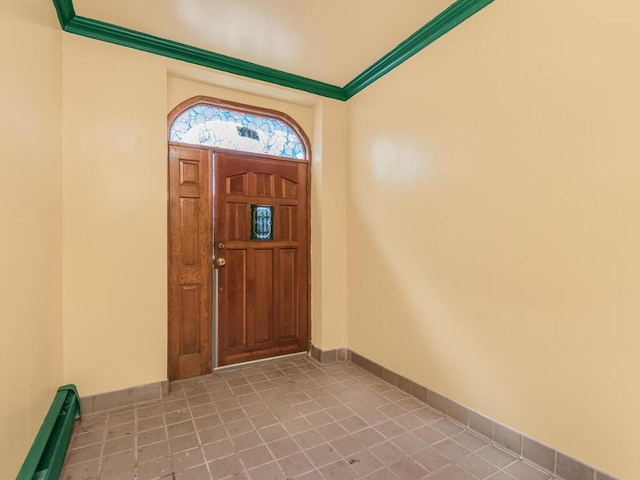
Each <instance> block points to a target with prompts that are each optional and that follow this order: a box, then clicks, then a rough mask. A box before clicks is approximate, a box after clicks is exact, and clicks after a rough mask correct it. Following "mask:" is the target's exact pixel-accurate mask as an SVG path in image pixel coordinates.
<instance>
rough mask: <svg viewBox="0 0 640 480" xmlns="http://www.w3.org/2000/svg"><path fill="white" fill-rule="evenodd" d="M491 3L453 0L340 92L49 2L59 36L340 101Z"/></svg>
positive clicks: (61, 0)
mask: <svg viewBox="0 0 640 480" xmlns="http://www.w3.org/2000/svg"><path fill="white" fill-rule="evenodd" d="M493 1H494V0H457V1H456V2H455V3H453V4H452V5H451V6H450V7H448V8H447V9H446V10H444V11H443V12H442V13H440V14H439V15H438V16H437V17H435V18H434V19H433V20H431V21H430V22H429V23H427V24H426V25H425V26H423V27H422V28H420V30H418V31H417V32H415V33H414V34H413V35H411V36H410V37H409V38H407V39H406V40H404V41H403V42H402V43H401V44H400V45H398V46H397V47H396V48H394V49H393V50H391V51H390V52H389V53H387V54H386V55H385V56H384V57H382V58H381V59H380V60H378V61H377V62H376V63H374V64H373V65H371V66H370V67H369V68H367V69H366V70H365V71H363V72H362V73H361V74H360V75H358V76H357V77H356V78H354V79H353V80H351V81H350V82H349V83H347V85H345V86H344V87H338V86H336V85H331V84H329V83H325V82H320V81H318V80H313V79H311V78H307V77H302V76H300V75H295V74H293V73H287V72H283V71H280V70H276V69H274V68H269V67H265V66H263V65H258V64H256V63H251V62H245V61H244V60H239V59H237V58H233V57H229V56H226V55H222V54H220V53H215V52H211V51H209V50H204V49H202V48H196V47H192V46H190V45H186V44H184V43H179V42H174V41H172V40H167V39H164V38H160V37H156V36H154V35H149V34H146V33H142V32H138V31H136V30H131V29H128V28H124V27H120V26H118V25H113V24H110V23H106V22H101V21H99V20H93V19H91V18H86V17H81V16H78V15H76V13H75V10H74V8H73V0H53V4H54V6H55V8H56V11H57V13H58V19H59V20H60V25H61V26H62V29H63V30H64V31H65V32H69V33H74V34H76V35H81V36H84V37H88V38H93V39H95V40H102V41H104V42H109V43H113V44H116V45H121V46H123V47H129V48H134V49H136V50H142V51H144V52H148V53H153V54H156V55H161V56H163V57H168V58H173V59H175V60H181V61H183V62H187V63H192V64H195V65H201V66H203V67H208V68H212V69H214V70H220V71H223V72H227V73H232V74H234V75H240V76H243V77H248V78H253V79H255V80H260V81H263V82H267V83H272V84H276V85H281V86H283V87H288V88H293V89H295V90H301V91H304V92H308V93H313V94H315V95H320V96H322V97H327V98H333V99H336V100H342V101H346V100H348V99H350V98H351V97H353V96H354V95H356V94H357V93H358V92H360V91H362V90H363V89H365V88H366V87H368V86H369V85H371V84H372V83H373V82H375V81H376V80H378V79H379V78H380V77H382V76H384V75H386V74H387V73H389V72H390V71H391V70H393V69H394V68H396V67H397V66H398V65H400V64H402V63H403V62H405V61H406V60H408V59H409V58H411V57H412V56H413V55H415V54H416V53H418V52H419V51H420V50H422V49H423V48H425V47H426V46H428V45H430V44H431V43H433V42H434V41H436V40H437V39H438V38H440V37H441V36H443V35H444V34H445V33H447V32H449V31H450V30H452V29H453V28H455V27H456V26H458V25H459V24H461V23H462V22H464V21H465V20H466V19H468V18H469V17H471V16H472V15H474V14H475V13H477V12H479V11H480V10H482V9H483V8H484V7H486V6H487V5H489V4H490V3H492V2H493Z"/></svg>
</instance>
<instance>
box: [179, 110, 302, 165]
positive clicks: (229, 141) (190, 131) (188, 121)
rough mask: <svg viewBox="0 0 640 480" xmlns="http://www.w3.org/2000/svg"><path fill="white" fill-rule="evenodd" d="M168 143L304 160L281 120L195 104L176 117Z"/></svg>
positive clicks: (291, 131)
mask: <svg viewBox="0 0 640 480" xmlns="http://www.w3.org/2000/svg"><path fill="white" fill-rule="evenodd" d="M169 140H170V141H172V142H181V143H188V144H191V145H199V146H204V147H217V148H226V149H229V150H240V151H244V152H252V153H264V154H267V155H274V156H278V157H288V158H297V159H301V160H302V159H306V158H307V152H306V149H305V144H304V143H303V141H302V139H301V138H300V135H298V133H297V132H296V131H295V130H294V129H293V128H292V126H291V125H289V124H287V123H285V122H284V121H283V120H281V119H279V118H276V117H270V116H267V115H261V114H259V113H255V112H249V111H242V110H240V109H237V110H236V109H234V108H230V107H227V106H220V105H212V104H207V103H199V104H196V105H192V106H191V107H189V108H187V109H186V110H185V111H183V112H182V113H180V114H179V115H178V116H177V117H176V118H175V120H174V121H173V123H172V124H171V128H170V130H169Z"/></svg>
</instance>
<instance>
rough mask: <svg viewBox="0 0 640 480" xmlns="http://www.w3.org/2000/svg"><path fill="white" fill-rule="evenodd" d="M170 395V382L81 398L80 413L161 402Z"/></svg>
mask: <svg viewBox="0 0 640 480" xmlns="http://www.w3.org/2000/svg"><path fill="white" fill-rule="evenodd" d="M167 395H169V381H168V380H165V381H162V382H155V383H149V384H147V385H140V386H137V387H131V388H125V389H122V390H116V391H113V392H106V393H99V394H97V395H88V396H86V397H81V398H80V412H82V413H83V414H84V413H95V412H100V411H102V410H108V409H111V408H118V407H126V406H128V405H137V404H140V403H145V402H150V401H153V400H160V399H161V398H162V397H166V396H167Z"/></svg>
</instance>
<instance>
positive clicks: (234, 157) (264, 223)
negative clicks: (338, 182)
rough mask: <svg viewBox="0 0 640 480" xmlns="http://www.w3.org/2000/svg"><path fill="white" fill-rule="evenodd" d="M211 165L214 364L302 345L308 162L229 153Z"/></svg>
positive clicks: (305, 336)
mask: <svg viewBox="0 0 640 480" xmlns="http://www.w3.org/2000/svg"><path fill="white" fill-rule="evenodd" d="M214 164H215V214H214V216H215V218H214V225H215V226H214V232H215V233H214V236H215V241H214V252H215V263H216V267H217V268H218V284H217V288H218V292H217V296H218V336H219V340H218V364H219V365H220V366H222V365H229V364H233V363H238V362H246V361H249V360H256V359H260V358H266V357H271V356H275V355H283V354H287V353H294V352H302V351H306V350H308V346H309V312H308V310H309V305H308V289H309V277H308V268H309V266H308V260H309V244H308V243H309V242H308V234H309V225H308V211H307V191H308V184H307V180H308V167H309V165H308V163H307V162H300V161H294V160H283V159H274V158H265V157H259V156H254V155H249V154H230V153H216V154H215V160H214ZM221 264H223V265H221Z"/></svg>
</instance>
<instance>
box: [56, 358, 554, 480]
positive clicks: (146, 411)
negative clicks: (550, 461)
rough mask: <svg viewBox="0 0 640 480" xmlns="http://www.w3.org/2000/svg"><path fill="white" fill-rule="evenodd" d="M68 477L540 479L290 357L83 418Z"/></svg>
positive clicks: (351, 378)
mask: <svg viewBox="0 0 640 480" xmlns="http://www.w3.org/2000/svg"><path fill="white" fill-rule="evenodd" d="M60 478H61V479H64V480H90V479H91V480H93V479H100V480H129V479H131V480H133V479H139V480H152V479H162V480H210V479H216V480H218V479H227V478H229V479H235V480H246V479H250V480H275V479H285V478H287V479H288V478H297V479H304V480H319V479H332V480H333V479H335V480H342V479H356V478H366V479H369V480H383V479H393V480H395V479H414V478H415V479H429V480H484V479H490V480H547V479H548V478H550V475H548V474H546V473H543V472H542V471H540V470H538V469H536V468H534V467H533V466H531V465H528V464H527V463H525V462H522V461H520V460H518V459H517V458H516V457H515V456H513V455H512V454H511V453H508V452H507V451H505V450H502V449H500V448H498V447H496V446H494V445H491V444H489V443H488V442H487V441H485V440H484V439H483V438H481V437H479V436H476V435H475V434H473V433H471V432H470V431H468V430H466V429H465V428H463V427H461V426H460V425H458V424H456V423H455V422H454V421H451V420H449V419H447V418H445V417H443V415H442V414H440V413H439V412H437V411H435V410H432V409H431V408H429V407H428V406H426V405H425V404H423V403H422V402H420V401H418V400H416V399H414V398H412V397H410V396H408V395H407V394H405V393H404V392H402V391H400V390H398V389H396V388H394V387H392V386H391V385H389V384H387V383H385V382H384V381H382V380H380V379H379V378H377V377H374V376H372V375H370V374H369V373H367V372H366V371H364V370H362V369H360V368H359V367H356V366H355V365H353V364H351V363H349V362H342V363H337V364H332V365H328V366H327V365H320V364H318V363H316V362H315V361H313V360H310V359H307V358H297V359H293V360H292V359H287V360H282V361H279V362H277V363H271V364H267V365H262V366H250V367H245V368H241V369H238V370H234V371H228V372H225V373H216V374H213V375H207V376H204V377H198V378H196V379H192V380H187V381H180V382H174V383H172V385H171V394H170V396H169V397H168V398H165V399H163V400H162V401H158V402H153V403H146V404H140V405H135V406H130V407H123V408H118V409H113V410H110V411H107V412H100V413H95V414H90V415H85V416H83V418H82V420H80V421H78V422H77V423H76V425H75V428H74V433H73V437H72V439H71V445H70V450H69V452H68V454H67V458H66V461H65V466H64V469H63V471H62V475H61V477H60Z"/></svg>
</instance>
